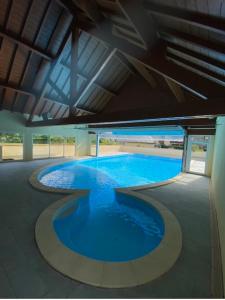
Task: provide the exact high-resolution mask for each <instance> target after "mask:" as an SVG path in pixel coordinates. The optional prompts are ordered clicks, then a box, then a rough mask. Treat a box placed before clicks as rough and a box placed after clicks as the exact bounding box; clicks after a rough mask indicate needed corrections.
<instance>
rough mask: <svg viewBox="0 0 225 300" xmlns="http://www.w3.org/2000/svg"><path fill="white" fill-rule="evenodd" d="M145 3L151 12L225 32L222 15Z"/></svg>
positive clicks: (145, 6)
mask: <svg viewBox="0 0 225 300" xmlns="http://www.w3.org/2000/svg"><path fill="white" fill-rule="evenodd" d="M143 5H144V8H145V9H147V10H148V11H149V12H151V13H154V14H157V15H160V16H166V17H170V18H173V19H175V20H178V21H181V22H184V23H186V24H191V25H195V26H197V27H201V28H205V29H207V30H211V31H214V32H219V33H222V34H225V22H223V19H222V18H220V17H217V16H212V15H207V14H203V13H200V12H195V11H190V10H187V9H182V8H179V7H172V6H168V5H160V4H156V3H152V2H149V1H146V0H145V1H144V4H143Z"/></svg>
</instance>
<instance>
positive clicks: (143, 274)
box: [35, 191, 182, 288]
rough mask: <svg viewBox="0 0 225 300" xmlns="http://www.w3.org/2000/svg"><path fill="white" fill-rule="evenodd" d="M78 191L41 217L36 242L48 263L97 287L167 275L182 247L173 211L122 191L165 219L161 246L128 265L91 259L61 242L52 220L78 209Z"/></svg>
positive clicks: (127, 284)
mask: <svg viewBox="0 0 225 300" xmlns="http://www.w3.org/2000/svg"><path fill="white" fill-rule="evenodd" d="M86 193H87V192H85V191H79V192H77V193H74V194H72V195H70V196H66V197H64V198H62V199H60V200H58V201H56V202H54V203H53V204H51V205H50V206H49V207H47V208H46V209H45V210H44V211H43V212H42V213H41V215H40V216H39V218H38V220H37V223H36V227H35V239H36V242H37V245H38V247H39V249H40V252H41V254H42V255H43V257H44V258H45V260H46V261H47V262H48V263H49V264H50V265H51V266H52V267H53V268H54V269H56V270H57V271H59V272H61V273H63V274H64V275H66V276H68V277H70V278H72V279H75V280H78V281H81V282H84V283H87V284H90V285H94V286H98V287H104V288H124V287H133V286H138V285H142V284H144V283H147V282H149V281H151V280H153V279H156V278H158V277H159V276H161V275H163V274H164V273H166V272H167V271H168V270H169V269H170V268H171V267H172V266H173V265H174V263H175V262H176V260H177V258H178V257H179V255H180V252H181V248H182V232H181V228H180V225H179V223H178V221H177V219H176V217H175V216H174V214H173V213H172V212H170V211H169V210H168V209H167V208H166V207H165V206H164V205H162V204H161V203H159V202H158V201H156V200H155V199H153V198H152V197H150V196H147V195H143V194H140V193H138V192H132V191H121V193H124V194H126V195H130V196H132V197H136V198H140V199H141V200H143V201H145V202H147V203H149V204H151V205H152V206H153V207H154V208H156V209H157V211H158V212H159V213H160V215H161V216H162V218H163V221H164V225H165V234H164V237H163V239H162V241H161V243H160V244H159V245H158V246H157V247H156V248H155V249H154V250H153V251H151V252H150V253H148V254H147V255H145V256H143V257H140V258H138V259H134V260H130V261H127V262H105V261H98V260H95V259H91V258H89V257H86V256H83V255H80V254H78V253H76V252H75V251H72V250H70V249H69V248H67V247H66V246H64V245H63V243H62V242H61V241H60V240H59V239H58V237H57V235H56V233H55V230H54V227H53V220H54V218H56V217H57V215H58V214H60V213H65V212H66V211H67V210H69V211H71V208H73V209H75V208H76V204H77V201H78V199H79V198H80V196H82V195H85V194H86Z"/></svg>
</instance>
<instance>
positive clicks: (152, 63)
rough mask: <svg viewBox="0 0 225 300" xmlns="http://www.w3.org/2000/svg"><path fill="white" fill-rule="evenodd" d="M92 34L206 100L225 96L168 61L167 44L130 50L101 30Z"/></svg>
mask: <svg viewBox="0 0 225 300" xmlns="http://www.w3.org/2000/svg"><path fill="white" fill-rule="evenodd" d="M87 31H89V33H90V34H92V35H94V36H95V37H97V38H99V39H101V40H102V41H104V42H106V43H108V44H110V45H111V46H112V47H118V49H119V50H121V51H122V52H123V53H124V55H126V56H127V57H130V59H133V60H135V59H136V60H137V61H139V62H141V63H142V64H143V65H145V66H146V67H147V68H149V69H150V70H153V71H155V72H157V73H158V74H160V75H162V76H163V77H166V78H169V79H170V80H172V81H174V82H175V83H177V84H178V85H180V86H181V87H183V88H185V89H186V90H188V91H190V92H191V93H193V94H195V95H196V96H198V97H200V98H202V99H204V100H206V99H207V98H208V97H214V96H216V97H220V96H222V95H224V89H221V87H220V86H219V85H218V84H216V83H215V82H212V81H210V80H208V79H207V78H204V77H199V76H198V75H196V74H195V73H194V72H192V71H191V70H187V69H186V70H185V69H184V68H182V67H180V66H178V65H176V64H174V63H172V62H170V61H168V60H166V44H165V43H163V42H162V41H160V42H159V43H158V45H156V47H154V49H152V51H144V50H141V49H137V48H136V47H135V46H134V45H129V47H128V49H127V47H126V46H125V45H124V43H123V42H121V43H120V42H118V41H116V40H115V39H114V37H113V36H112V34H111V33H110V32H108V34H107V35H106V34H103V33H102V32H101V30H98V29H96V28H95V29H93V30H90V29H88V30H87Z"/></svg>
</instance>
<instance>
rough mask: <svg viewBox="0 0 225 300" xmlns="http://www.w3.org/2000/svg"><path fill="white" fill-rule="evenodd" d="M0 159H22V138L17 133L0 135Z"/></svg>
mask: <svg viewBox="0 0 225 300" xmlns="http://www.w3.org/2000/svg"><path fill="white" fill-rule="evenodd" d="M0 147H1V149H0V159H2V160H21V159H23V136H22V135H21V134H19V133H0Z"/></svg>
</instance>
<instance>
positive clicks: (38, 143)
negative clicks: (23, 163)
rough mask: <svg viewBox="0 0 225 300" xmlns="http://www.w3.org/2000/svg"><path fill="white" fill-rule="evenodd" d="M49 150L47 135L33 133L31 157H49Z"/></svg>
mask: <svg viewBox="0 0 225 300" xmlns="http://www.w3.org/2000/svg"><path fill="white" fill-rule="evenodd" d="M49 150H50V149H49V137H48V136H47V135H40V134H35V135H33V158H46V157H49V156H50V152H49Z"/></svg>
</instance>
